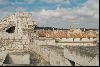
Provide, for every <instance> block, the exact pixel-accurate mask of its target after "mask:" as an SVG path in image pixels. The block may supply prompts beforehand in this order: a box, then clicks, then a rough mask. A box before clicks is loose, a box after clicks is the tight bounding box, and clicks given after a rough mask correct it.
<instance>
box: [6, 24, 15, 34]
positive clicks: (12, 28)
mask: <svg viewBox="0 0 100 67" xmlns="http://www.w3.org/2000/svg"><path fill="white" fill-rule="evenodd" d="M6 32H8V33H14V32H15V26H12V27H10V28H8V29H7V30H6Z"/></svg>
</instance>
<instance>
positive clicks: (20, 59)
mask: <svg viewBox="0 0 100 67" xmlns="http://www.w3.org/2000/svg"><path fill="white" fill-rule="evenodd" d="M98 47H99V30H98V29H85V28H76V29H75V28H70V29H60V28H59V29H57V28H52V27H39V26H38V25H36V22H35V21H34V20H33V19H32V14H31V13H28V12H16V13H15V14H13V15H11V16H7V17H5V18H3V19H2V20H0V66H10V65H11V66H13V65H17V66H20V65H22V66H23V65H24V66H26V65H28V66H55V65H56V66H98V65H99V48H98Z"/></svg>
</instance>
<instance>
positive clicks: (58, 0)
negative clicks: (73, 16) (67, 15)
mask: <svg viewBox="0 0 100 67" xmlns="http://www.w3.org/2000/svg"><path fill="white" fill-rule="evenodd" d="M40 1H41V2H45V3H66V4H69V3H70V1H69V0H40Z"/></svg>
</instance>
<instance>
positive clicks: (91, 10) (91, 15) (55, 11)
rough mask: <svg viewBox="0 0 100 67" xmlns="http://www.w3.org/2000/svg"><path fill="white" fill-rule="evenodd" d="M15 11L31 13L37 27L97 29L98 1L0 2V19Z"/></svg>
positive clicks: (10, 0) (32, 0) (16, 0)
mask: <svg viewBox="0 0 100 67" xmlns="http://www.w3.org/2000/svg"><path fill="white" fill-rule="evenodd" d="M16 11H25V12H31V13H32V14H33V20H36V21H37V24H38V25H39V26H52V27H61V28H62V27H63V28H69V27H70V26H73V27H86V28H98V27H99V15H98V14H99V0H0V14H1V15H0V18H2V17H5V16H7V15H10V14H13V13H14V12H16ZM88 24H89V25H88Z"/></svg>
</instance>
